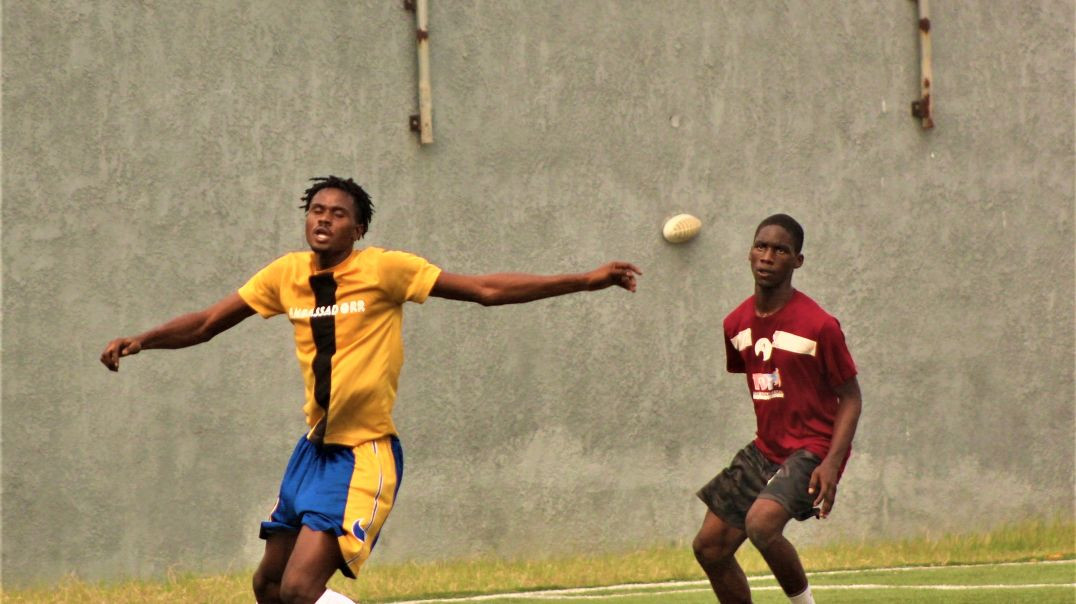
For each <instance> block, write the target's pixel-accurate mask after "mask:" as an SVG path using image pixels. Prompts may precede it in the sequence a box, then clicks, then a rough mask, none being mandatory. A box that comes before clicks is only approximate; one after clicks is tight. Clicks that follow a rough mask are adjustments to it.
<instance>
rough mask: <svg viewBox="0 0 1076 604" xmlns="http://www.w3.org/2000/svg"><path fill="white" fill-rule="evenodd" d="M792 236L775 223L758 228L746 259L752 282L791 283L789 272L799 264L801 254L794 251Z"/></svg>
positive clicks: (764, 284)
mask: <svg viewBox="0 0 1076 604" xmlns="http://www.w3.org/2000/svg"><path fill="white" fill-rule="evenodd" d="M794 245H795V240H794V239H793V238H792V235H791V234H790V233H789V232H788V231H786V230H785V229H784V227H780V226H778V225H776V224H770V225H766V226H764V227H762V228H761V229H759V231H758V234H757V235H755V242H754V243H753V244H752V245H751V252H750V253H749V254H748V255H747V259H748V260H749V261H750V262H751V274H753V275H754V276H755V285H757V286H759V287H762V288H775V287H780V286H782V285H785V284H787V283H791V281H792V271H794V270H796V269H797V268H799V267H800V266H802V265H803V254H797V253H796V252H795V247H794Z"/></svg>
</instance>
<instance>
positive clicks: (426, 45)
mask: <svg viewBox="0 0 1076 604" xmlns="http://www.w3.org/2000/svg"><path fill="white" fill-rule="evenodd" d="M403 7H404V10H406V11H409V12H413V13H415V40H416V47H417V51H418V114H417V115H411V116H409V117H408V120H407V121H408V125H409V126H410V128H411V130H412V131H413V132H416V133H418V140H419V143H421V144H423V145H428V144H430V143H432V142H433V95H432V93H431V86H430V30H429V28H428V26H427V21H428V20H429V5H428V0H404V3H403Z"/></svg>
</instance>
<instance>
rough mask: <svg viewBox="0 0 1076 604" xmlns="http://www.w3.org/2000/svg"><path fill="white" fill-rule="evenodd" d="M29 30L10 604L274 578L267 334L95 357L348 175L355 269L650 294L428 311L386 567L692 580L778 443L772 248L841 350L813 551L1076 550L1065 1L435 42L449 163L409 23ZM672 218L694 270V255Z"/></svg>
mask: <svg viewBox="0 0 1076 604" xmlns="http://www.w3.org/2000/svg"><path fill="white" fill-rule="evenodd" d="M296 6H297V5H296V4H295V3H291V2H283V1H279V0H265V1H262V2H244V1H242V0H231V1H224V2H194V3H180V2H173V3H147V2H118V1H103V2H96V3H84V2H76V1H59V0H52V1H35V2H30V1H5V2H4V3H3V9H2V21H3V47H2V73H3V95H2V103H3V131H2V135H3V136H2V144H3V146H2V152H3V165H2V170H3V171H2V186H3V212H2V220H3V223H2V250H3V255H2V261H3V262H2V270H3V282H2V284H3V324H2V325H3V349H2V354H3V357H2V363H3V364H2V367H3V371H2V394H3V400H2V405H3V406H2V420H3V424H2V462H3V467H2V473H3V474H2V475H3V480H2V487H3V507H2V520H3V522H2V533H0V535H2V568H3V572H4V577H3V579H4V581H5V582H6V584H8V585H14V584H22V583H28V582H36V581H47V580H52V579H54V578H56V577H57V576H59V575H62V574H66V573H76V574H78V575H80V576H83V577H89V578H100V577H119V576H148V575H154V574H158V573H160V572H162V570H163V569H165V568H167V567H169V566H177V567H179V568H182V569H193V570H196V571H207V572H216V571H220V570H222V569H242V568H248V567H252V566H253V565H254V564H255V563H256V562H257V560H258V557H259V555H260V547H261V546H260V543H259V542H258V540H257V538H256V533H257V522H258V521H259V520H260V519H261V517H262V516H264V515H265V514H267V513H268V511H269V508H270V506H271V505H272V504H273V501H274V497H275V491H276V487H277V481H278V480H279V477H280V474H281V472H282V471H283V466H284V462H285V461H286V459H287V456H288V454H289V452H290V449H291V446H292V444H293V442H294V439H295V438H297V437H298V435H299V434H300V433H301V431H302V427H301V425H302V424H301V415H300V397H301V386H300V379H299V376H298V372H297V371H296V368H295V361H294V360H293V356H292V352H291V342H290V329H289V327H288V326H287V325H286V321H285V320H284V319H276V320H273V321H271V322H262V321H261V320H259V319H251V320H248V321H247V322H245V323H244V324H242V325H240V326H238V327H237V328H235V329H234V330H232V331H231V332H228V333H226V334H223V335H221V336H219V337H218V339H216V340H214V341H213V342H211V343H210V344H207V345H205V346H201V347H197V348H193V349H188V350H183V351H175V352H159V351H151V352H148V353H145V354H143V355H140V356H138V357H136V358H132V359H128V360H126V361H125V362H124V365H123V370H122V371H121V372H120V373H119V374H118V375H114V374H110V373H109V372H107V371H105V370H104V369H103V368H102V367H101V366H100V364H99V363H98V361H97V357H98V355H99V353H100V351H101V349H102V348H103V347H104V345H105V343H106V342H107V341H108V340H109V339H110V338H112V337H115V336H118V335H123V334H128V333H132V332H137V331H141V330H143V329H146V328H148V327H150V326H152V325H155V324H157V323H159V322H161V321H163V320H165V319H168V318H170V317H172V316H174V315H176V314H179V313H182V312H187V311H190V310H195V309H197V308H200V307H202V306H204V305H206V304H209V303H211V302H213V301H215V300H216V299H218V298H220V297H222V296H224V295H226V294H227V293H229V292H230V291H232V290H234V289H235V288H236V287H238V286H239V285H240V284H242V283H243V282H244V281H245V280H246V279H247V278H248V277H249V276H250V275H251V274H253V272H254V271H256V270H257V269H258V268H260V267H261V266H263V265H264V264H266V263H267V262H269V261H270V260H272V259H273V258H275V257H276V256H277V255H279V254H281V253H283V252H285V251H288V250H292V249H299V248H301V247H302V245H303V241H302V236H301V214H300V212H299V211H298V210H297V209H296V208H295V206H296V204H297V203H298V196H299V194H300V193H301V191H302V189H303V188H304V187H305V179H306V178H308V177H310V176H314V175H323V174H326V173H336V174H343V175H354V176H355V177H356V178H357V179H359V180H360V181H361V182H363V183H365V185H366V186H367V187H368V188H369V190H370V191H371V192H372V194H373V195H374V198H375V203H377V214H376V215H375V218H374V222H373V225H372V232H371V234H370V238H369V242H370V243H372V244H376V245H382V246H387V247H393V248H401V249H406V250H411V251H414V252H416V253H420V254H422V255H424V256H426V257H428V258H430V259H431V260H432V261H434V262H436V263H438V264H440V265H442V266H444V267H445V268H446V269H448V270H451V271H453V272H488V271H500V270H516V271H530V272H561V271H576V270H582V269H587V268H591V267H592V266H595V265H597V264H599V263H601V262H603V261H605V260H608V259H612V258H624V259H630V260H633V261H635V262H637V263H638V264H640V265H641V266H642V267H643V269H644V271H645V275H644V276H643V278H642V280H641V286H640V290H639V292H638V293H637V294H635V295H627V294H624V293H622V292H614V291H607V292H601V293H597V294H590V295H576V296H571V297H565V298H559V299H555V300H547V301H542V302H538V303H534V304H530V305H525V306H519V307H510V308H496V309H484V308H480V307H477V306H468V305H463V304H459V303H453V302H447V301H443V300H432V301H430V302H428V303H427V304H426V305H425V306H423V307H417V306H416V307H412V308H410V309H409V310H408V313H407V315H408V319H407V321H408V322H407V324H406V334H405V335H406V345H407V351H408V352H407V354H408V363H407V365H406V366H405V368H404V372H403V376H402V387H401V390H400V396H399V401H398V404H397V419H398V423H399V426H400V429H401V431H402V436H403V440H404V444H405V447H406V451H407V474H406V478H405V482H404V486H403V490H402V492H401V501H400V503H399V505H398V507H397V509H396V510H395V511H394V513H393V518H392V520H391V521H390V522H389V524H388V526H387V529H386V532H385V534H384V537H383V539H382V541H381V545H380V546H379V548H378V552H377V554H376V556H375V561H374V563H379V562H380V563H383V562H386V561H394V560H402V559H411V558H419V559H428V558H443V557H455V556H465V555H472V554H484V555H494V554H495V555H505V556H543V555H547V554H554V553H562V552H567V551H598V550H616V549H626V548H632V547H635V546H638V545H648V544H652V543H655V542H670V541H677V540H687V539H689V538H690V536H691V535H693V534H694V531H695V530H696V528H697V526H698V524H699V522H700V521H701V518H702V515H703V508H702V505H701V504H700V503H698V502H697V501H696V500H695V499H694V495H693V492H694V490H695V489H696V488H697V487H698V486H699V485H701V484H702V483H703V482H704V481H705V480H707V479H709V477H710V476H711V475H712V474H713V473H714V472H715V471H717V470H718V469H719V468H720V467H721V466H722V465H724V464H725V463H726V462H727V460H728V459H729V458H730V457H731V455H732V454H733V453H734V452H735V450H736V449H737V448H739V447H740V446H742V445H743V444H744V443H745V442H747V441H748V440H749V439H750V438H751V437H752V433H753V418H752V416H751V411H750V408H751V407H750V402H749V400H748V399H747V397H746V395H745V391H744V387H743V384H742V382H741V380H740V378H738V377H735V376H729V375H726V374H724V373H723V370H722V368H723V348H722V343H721V334H720V324H721V319H722V317H723V316H724V314H725V313H726V312H727V311H728V310H729V309H731V308H732V307H733V306H734V305H735V304H736V303H737V302H739V301H740V300H741V299H743V298H744V297H746V296H747V295H748V294H749V293H750V291H751V282H750V276H749V273H748V270H747V265H746V252H747V248H748V244H749V241H750V235H751V232H752V229H753V228H754V226H755V224H757V222H758V220H760V219H761V218H762V217H764V216H766V215H767V214H770V213H772V212H774V211H787V212H789V213H791V214H793V215H795V216H797V217H798V218H799V219H800V220H801V221H802V222H803V224H804V225H805V227H806V230H807V241H806V248H805V255H806V257H807V261H806V264H805V266H804V268H803V269H802V271H800V272H799V273H798V275H797V277H796V283H797V285H798V286H799V287H800V288H801V289H803V290H804V291H806V292H807V293H808V294H810V295H812V296H813V297H814V298H815V299H817V300H818V301H820V302H821V303H822V304H823V305H824V306H826V307H827V308H828V309H829V310H831V311H832V312H833V313H834V314H836V315H837V316H838V317H839V318H840V319H841V321H842V324H843V325H844V328H845V330H846V333H847V335H848V338H849V341H850V343H851V348H852V351H853V353H854V355H855V357H856V359H857V361H858V363H859V366H860V369H861V372H862V373H861V382H862V385H863V389H864V393H865V412H864V417H863V420H862V426H861V429H860V433H859V436H858V438H857V441H856V454H855V457H854V459H853V461H852V462H851V464H850V466H849V469H848V473H847V474H846V477H845V480H844V481H843V482H842V489H841V499H840V500H839V502H838V506H837V508H836V511H835V514H834V516H833V518H832V519H831V520H830V521H827V522H825V523H815V524H813V525H808V526H801V527H798V528H796V529H795V530H794V532H793V535H794V538H795V539H796V540H799V541H807V540H810V541H822V540H826V539H833V538H837V537H857V536H863V535H905V534H909V533H917V532H921V531H927V530H930V531H940V530H977V529H981V528H985V527H987V526H990V525H993V524H996V523H999V522H1003V521H1008V520H1013V519H1020V518H1024V517H1028V516H1043V515H1047V516H1048V515H1054V514H1062V515H1068V516H1069V517H1071V515H1072V513H1073V492H1074V485H1073V475H1074V468H1073V461H1074V456H1076V453H1074V424H1073V414H1074V408H1073V407H1074V382H1073V371H1074V356H1073V355H1074V336H1073V318H1074V306H1073V294H1074V279H1073V277H1074V259H1073V248H1074V241H1073V212H1074V204H1073V193H1074V191H1073V178H1074V170H1073V149H1074V144H1073V143H1074V140H1073V131H1074V121H1073V106H1074V102H1073V101H1074V99H1073V71H1074V70H1073V56H1074V48H1073V34H1074V31H1073V13H1074V4H1073V2H1072V1H1071V0H1056V1H1036V2H1021V3H994V2H988V1H986V0H980V1H978V2H951V1H938V2H934V3H932V7H933V12H934V14H933V25H934V26H933V30H932V31H933V35H934V74H935V80H936V81H935V83H934V87H935V93H936V122H937V128H936V129H935V130H934V131H930V132H924V131H922V130H921V129H920V128H919V125H918V122H917V120H914V119H913V118H912V117H910V115H909V103H910V101H911V100H912V99H914V98H916V96H917V95H918V91H919V87H918V82H917V78H918V46H917V37H916V29H915V20H916V16H915V5H914V3H912V2H889V3H878V2H872V1H866V0H861V1H853V2H848V1H841V2H837V1H829V2H807V1H803V0H795V1H790V2H771V3H757V2H747V1H742V2H720V3H717V2H686V1H669V2H642V1H635V2H628V1H623V2H599V1H596V0H595V1H587V2H571V1H555V2H554V1H548V2H541V3H534V2H521V1H500V2H489V1H486V2H481V1H480V2H471V3H448V2H434V3H433V6H432V7H431V15H430V19H431V24H430V29H431V48H432V51H431V52H432V73H433V76H432V77H433V94H434V126H435V136H436V143H435V144H434V145H432V146H429V147H420V146H419V145H418V144H417V142H416V140H415V136H414V135H413V134H412V133H411V132H409V131H408V130H407V127H406V124H407V116H408V115H409V114H411V113H413V112H415V111H416V99H415V95H416V93H415V90H416V85H415V72H416V66H415V50H414V33H413V31H412V29H413V20H412V17H411V16H410V15H409V14H407V13H405V12H404V11H403V10H401V8H400V6H399V3H396V2H381V1H376V2H375V1H369V0H367V1H364V2H343V1H339V0H334V1H329V0H323V1H321V2H309V3H304V5H303V6H304V7H303V8H302V9H301V10H298V9H297V8H296ZM681 211H687V212H692V213H695V214H697V215H698V216H700V217H701V218H702V219H703V221H704V222H705V227H704V230H703V232H702V234H701V236H700V237H699V238H698V239H697V240H695V241H693V242H692V243H689V244H686V245H683V246H670V245H668V244H665V243H663V242H662V241H661V239H660V236H659V231H660V226H661V223H662V220H663V219H664V218H665V217H667V216H670V215H672V214H674V213H677V212H681Z"/></svg>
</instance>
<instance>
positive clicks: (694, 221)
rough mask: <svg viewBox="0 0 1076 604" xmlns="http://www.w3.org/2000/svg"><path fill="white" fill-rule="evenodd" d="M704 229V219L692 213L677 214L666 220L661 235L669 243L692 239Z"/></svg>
mask: <svg viewBox="0 0 1076 604" xmlns="http://www.w3.org/2000/svg"><path fill="white" fill-rule="evenodd" d="M701 229H702V221H701V220H699V219H698V218H696V217H694V216H692V215H691V214H677V215H676V216H673V217H672V218H670V219H668V220H666V221H665V226H663V227H661V236H662V237H664V238H665V241H668V242H669V243H683V242H685V241H691V240H692V239H694V238H695V235H698V234H699V231H700V230H701Z"/></svg>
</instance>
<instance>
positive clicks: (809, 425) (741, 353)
mask: <svg viewBox="0 0 1076 604" xmlns="http://www.w3.org/2000/svg"><path fill="white" fill-rule="evenodd" d="M724 326H725V352H726V353H727V357H728V363H727V366H728V370H729V372H730V373H744V374H746V375H747V389H748V391H749V392H750V393H751V399H752V400H753V401H754V403H755V418H756V419H757V421H758V431H757V434H758V437H757V438H756V439H755V445H756V446H757V447H758V448H759V450H760V451H762V454H763V455H765V456H766V457H767V458H768V459H769V460H770V461H773V462H774V463H784V461H785V459H787V458H788V456H789V455H791V454H792V453H793V452H794V451H796V450H798V449H807V450H808V451H810V452H811V453H814V454H815V455H817V456H819V457H821V458H823V459H824V458H825V457H826V453H828V452H829V446H830V442H831V440H832V438H833V422H834V419H835V418H836V417H837V393H836V392H835V391H834V388H836V387H837V386H840V385H841V384H843V383H845V382H847V381H848V380H850V379H851V378H852V377H854V376H855V375H856V364H855V361H853V360H852V355H851V353H849V352H848V345H847V344H846V343H845V341H844V332H843V331H841V324H840V323H839V322H838V321H837V319H835V318H834V317H833V316H831V315H830V314H829V313H827V312H826V311H825V310H823V309H822V307H821V306H819V305H818V304H817V303H816V302H815V301H814V300H812V299H810V298H809V297H807V296H806V295H805V294H802V293H800V292H799V291H795V292H793V294H792V299H791V300H789V301H788V303H787V304H785V306H784V307H783V308H781V310H779V311H777V312H776V313H774V314H772V315H770V316H768V317H758V316H756V315H755V297H754V296H751V297H750V298H748V299H747V300H744V302H743V303H742V304H740V305H739V306H738V307H736V310H733V311H732V312H731V313H729V315H728V316H727V317H725V323H724ZM845 460H847V458H845ZM842 466H843V464H842Z"/></svg>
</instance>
